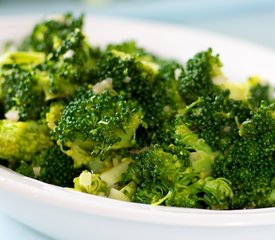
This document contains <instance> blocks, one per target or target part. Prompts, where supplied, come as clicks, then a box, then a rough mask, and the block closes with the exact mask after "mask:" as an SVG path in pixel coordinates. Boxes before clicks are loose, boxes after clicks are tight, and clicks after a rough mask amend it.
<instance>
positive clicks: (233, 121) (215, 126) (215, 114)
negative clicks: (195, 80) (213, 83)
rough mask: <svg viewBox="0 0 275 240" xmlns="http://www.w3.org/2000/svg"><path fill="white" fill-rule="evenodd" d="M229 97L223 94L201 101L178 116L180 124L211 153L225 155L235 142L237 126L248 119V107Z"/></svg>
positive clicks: (206, 97)
mask: <svg viewBox="0 0 275 240" xmlns="http://www.w3.org/2000/svg"><path fill="white" fill-rule="evenodd" d="M229 94H230V92H229V91H228V90H225V91H220V92H219V93H216V94H215V95H214V96H204V97H200V98H198V99H197V100H196V101H195V102H193V103H191V104H190V105H188V106H187V107H186V108H185V109H184V110H183V111H182V112H181V114H180V118H181V121H182V122H184V123H185V124H186V126H187V127H188V128H189V129H191V130H192V132H194V133H195V134H198V136H199V137H200V138H203V139H204V140H205V141H206V143H207V144H209V145H210V146H211V148H212V149H213V150H214V151H222V152H224V151H226V150H227V149H228V147H229V146H230V145H231V144H233V143H234V141H235V140H236V139H238V131H239V122H243V121H245V120H246V119H247V118H249V117H250V115H251V114H250V112H251V110H250V108H248V106H247V104H245V103H244V102H243V101H241V100H233V99H231V98H230V97H229Z"/></svg>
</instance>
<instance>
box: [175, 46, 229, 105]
mask: <svg viewBox="0 0 275 240" xmlns="http://www.w3.org/2000/svg"><path fill="white" fill-rule="evenodd" d="M221 67H222V63H221V61H220V59H219V55H213V53H212V49H208V50H207V51H203V52H199V53H197V54H196V55H195V56H194V57H193V58H191V59H189V60H188V61H187V63H186V68H185V71H183V72H182V74H180V76H179V92H180V94H181V95H182V97H183V99H184V101H185V102H186V104H191V103H192V102H194V101H196V100H197V99H198V98H199V97H204V96H209V95H212V94H214V93H215V92H216V91H217V89H219V87H218V86H217V85H216V84H215V82H220V81H222V82H223V81H224V78H225V77H224V75H223V73H222V71H221Z"/></svg>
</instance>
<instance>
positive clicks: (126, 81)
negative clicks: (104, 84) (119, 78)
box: [123, 76, 132, 83]
mask: <svg viewBox="0 0 275 240" xmlns="http://www.w3.org/2000/svg"><path fill="white" fill-rule="evenodd" d="M131 80H132V78H130V77H129V76H127V77H125V78H124V79H123V82H125V83H129V82H130V81H131Z"/></svg>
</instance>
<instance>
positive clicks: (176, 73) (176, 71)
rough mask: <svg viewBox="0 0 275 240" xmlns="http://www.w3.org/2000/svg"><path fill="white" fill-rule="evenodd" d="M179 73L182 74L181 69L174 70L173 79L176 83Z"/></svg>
mask: <svg viewBox="0 0 275 240" xmlns="http://www.w3.org/2000/svg"><path fill="white" fill-rule="evenodd" d="M181 73H182V69H181V68H177V69H175V79H176V81H178V80H179V77H180V75H181Z"/></svg>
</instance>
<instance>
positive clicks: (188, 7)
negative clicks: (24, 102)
mask: <svg viewBox="0 0 275 240" xmlns="http://www.w3.org/2000/svg"><path fill="white" fill-rule="evenodd" d="M66 11H72V12H74V13H85V14H86V15H103V16H104V15H107V16H118V17H127V18H134V19H142V20H151V21H159V22H165V23H171V24H177V25H185V26H189V27H194V28H197V29H203V30H207V31H211V32H216V33H220V34H223V35H228V36H233V37H236V38H241V39H244V40H248V41H250V42H254V43H256V44H259V45H262V46H265V47H267V48H270V49H273V50H275V0H0V17H1V16H7V15H18V14H20V15H29V14H36V15H41V16H45V15H48V14H53V13H59V12H66ZM2 20H3V18H2ZM0 21H1V19H0ZM0 232H1V234H0V239H5V240H17V239H20V240H33V239H34V240H42V239H47V238H46V237H44V236H42V235H40V234H39V233H36V232H34V231H32V230H31V229H28V228H26V227H24V226H23V225H21V224H19V223H16V222H14V221H13V220H11V219H9V218H8V217H7V216H4V215H3V214H1V212H0Z"/></svg>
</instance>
